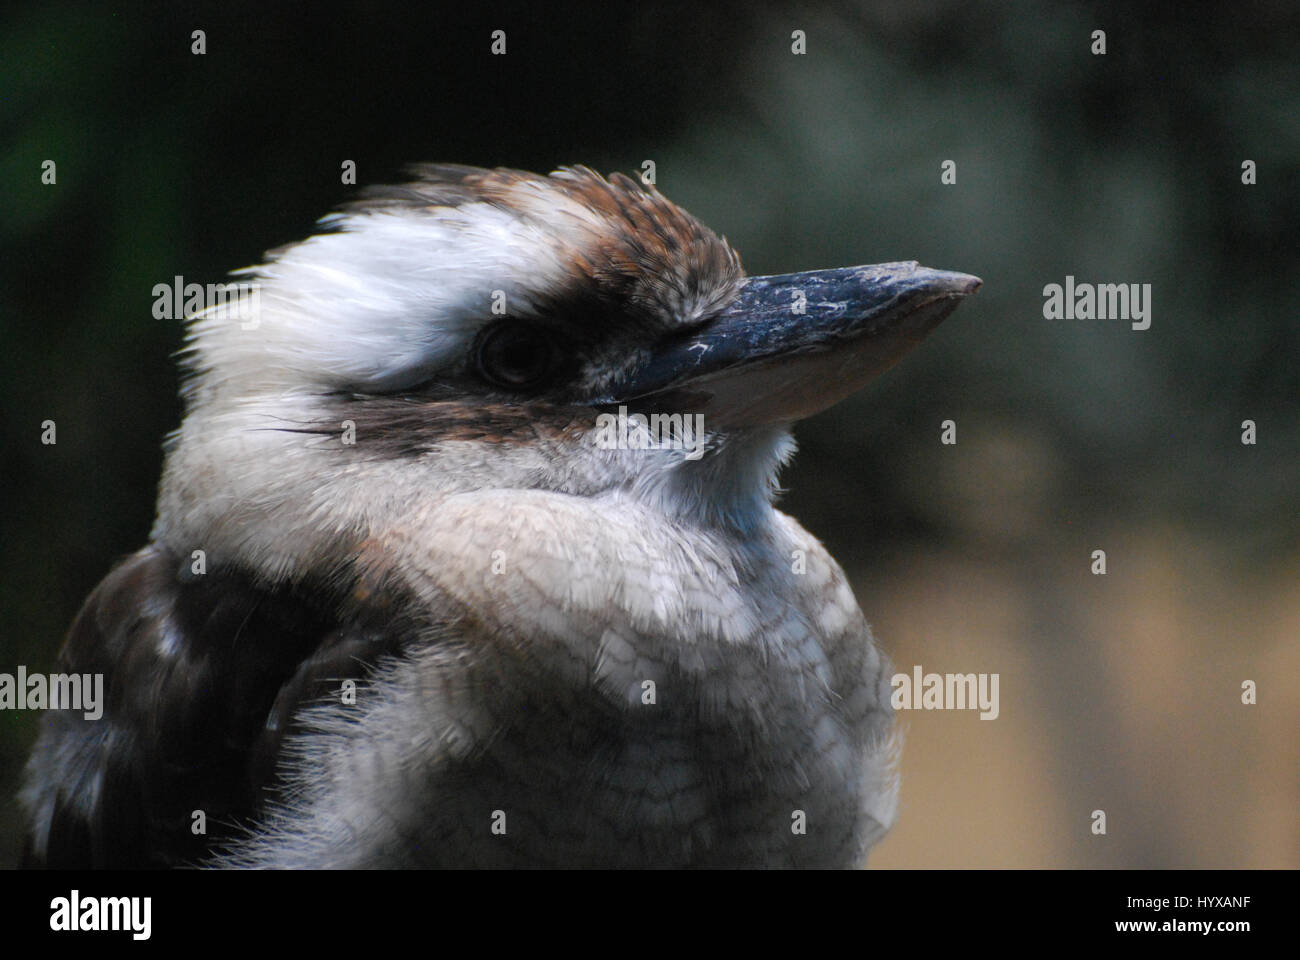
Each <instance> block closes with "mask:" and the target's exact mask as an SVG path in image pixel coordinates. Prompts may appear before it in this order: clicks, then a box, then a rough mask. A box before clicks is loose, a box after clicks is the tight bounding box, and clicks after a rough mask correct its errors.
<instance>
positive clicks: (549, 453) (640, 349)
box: [20, 164, 981, 869]
mask: <svg viewBox="0 0 1300 960" xmlns="http://www.w3.org/2000/svg"><path fill="white" fill-rule="evenodd" d="M236 276H242V277H247V278H249V279H248V284H249V286H250V289H252V290H255V291H256V297H255V300H254V303H255V313H253V314H251V315H250V314H249V312H248V311H247V310H246V309H244V308H243V307H241V308H239V309H236V308H234V307H232V306H231V304H230V303H226V304H217V305H209V306H208V307H207V308H206V309H201V310H198V311H195V312H194V313H193V315H192V316H191V317H189V318H188V321H187V336H186V340H185V346H184V347H183V348H182V351H181V354H180V362H181V365H182V367H183V372H184V377H183V382H182V397H183V401H184V412H183V416H182V420H181V424H180V426H179V428H178V429H177V430H175V431H174V432H173V433H172V434H171V435H169V437H168V438H167V439H166V441H165V444H164V446H165V459H164V465H163V472H162V477H161V480H160V483H159V490H158V500H157V513H156V520H155V522H154V525H153V528H152V530H151V532H150V535H149V540H148V543H147V544H146V545H145V546H144V547H143V548H142V549H140V550H139V551H138V552H136V553H134V554H132V555H130V556H129V557H127V558H125V559H124V560H122V561H121V562H120V563H119V564H118V565H117V566H116V567H115V568H113V569H112V571H111V572H110V573H109V574H108V575H107V576H106V578H105V579H104V580H103V581H102V582H101V583H100V584H99V585H98V586H97V587H96V588H95V589H94V591H93V592H92V593H91V594H90V596H89V597H88V599H87V600H86V601H85V603H84V605H83V607H82V608H81V610H80V612H79V613H78V615H77V616H76V618H75V621H74V622H73V624H72V626H71V628H70V630H69V633H68V635H67V638H66V641H65V644H64V646H63V649H62V651H61V653H60V655H59V664H60V668H61V669H64V670H67V671H75V672H77V673H83V674H84V673H90V674H102V675H103V676H104V677H105V690H106V693H105V700H106V704H105V706H104V710H103V715H102V717H100V718H99V719H96V720H89V719H87V718H86V717H85V716H83V715H82V714H80V713H77V712H74V711H67V710H61V711H54V712H51V713H50V715H49V716H48V717H47V719H46V722H45V725H44V727H43V729H42V731H41V733H40V734H39V736H38V739H37V741H36V744H35V746H34V748H33V751H32V754H31V757H30V760H29V762H28V765H27V768H26V773H25V780H24V784H23V787H22V790H21V794H20V801H21V803H22V806H23V809H24V811H25V814H26V817H27V832H26V839H25V847H24V850H25V852H24V863H25V864H26V865H27V866H31V867H38V868H39V867H61V868H71V867H77V868H101V867H146V868H175V867H203V868H234V869H299V868H313V869H314V868H340V869H356V868H415V867H485V868H505V867H521V866H528V867H548V866H549V867H584V866H586V867H692V866H694V867H758V868H785V867H809V868H825V867H832V868H840V867H857V866H862V865H864V864H865V862H866V857H867V854H868V852H869V850H870V848H871V847H872V846H873V845H874V844H875V843H876V842H877V841H878V840H879V839H880V838H881V837H882V836H883V835H884V834H885V832H886V831H887V830H888V829H889V828H890V826H891V825H892V824H893V822H894V820H895V818H896V813H897V807H898V769H897V765H898V757H899V750H900V744H901V740H900V734H899V732H898V726H897V724H896V723H895V720H894V716H893V710H892V708H891V706H890V698H889V692H890V674H891V667H890V664H889V661H888V658H887V657H886V655H885V654H884V653H883V652H882V650H881V649H880V648H879V647H878V646H877V644H876V642H875V639H874V637H873V635H872V633H871V630H870V628H869V626H868V624H867V622H866V620H865V618H864V615H863V613H862V611H861V610H860V608H859V606H858V603H857V601H856V599H855V597H854V594H853V591H852V589H851V587H850V585H849V583H848V580H847V578H846V576H845V573H844V571H843V570H842V569H841V567H840V566H839V565H838V564H837V563H836V562H835V560H834V559H833V558H832V557H831V556H830V554H829V553H828V552H827V550H826V549H825V548H824V547H823V546H822V544H821V543H820V542H819V541H818V540H817V539H816V538H815V537H813V536H812V535H811V534H810V533H808V532H807V531H806V530H805V529H804V528H803V527H802V526H800V524H799V523H798V522H796V521H795V520H794V519H793V518H792V517H790V516H788V515H786V514H785V513H783V512H781V511H780V510H779V509H777V507H776V505H775V504H776V500H777V496H778V494H779V493H780V490H779V487H778V473H779V471H780V469H781V468H782V466H783V465H785V464H786V463H787V462H788V461H789V459H790V457H791V456H792V455H793V453H794V441H793V439H792V433H791V430H792V427H793V425H794V424H795V423H796V422H798V421H800V420H802V419H805V418H807V417H809V416H811V415H813V414H815V413H817V412H819V411H821V410H824V409H826V408H827V407H829V406H831V405H832V404H834V403H836V402H838V401H840V400H842V399H844V398H845V397H847V396H849V395H851V394H853V393H855V392H856V391H858V390H859V389H860V388H862V387H863V386H864V385H865V384H866V383H868V382H869V381H871V380H872V379H874V378H875V377H877V376H878V375H879V374H880V373H882V372H883V371H884V370H885V369H887V368H888V367H889V366H891V365H892V364H893V363H894V362H896V361H897V360H898V359H900V358H901V357H902V356H903V355H904V354H905V353H907V352H908V351H910V350H911V349H912V348H913V347H914V346H916V345H917V344H918V343H919V342H920V341H921V340H922V339H924V338H925V336H926V335H927V334H928V333H929V332H930V331H931V330H933V329H934V328H935V327H936V326H937V325H938V324H939V323H940V322H941V321H942V320H943V319H944V318H945V317H946V316H948V314H950V313H951V312H952V310H953V309H955V307H956V306H957V305H958V304H959V303H960V302H961V301H962V300H963V299H964V298H966V297H967V296H969V295H970V294H972V293H974V292H975V291H976V290H977V289H978V288H979V286H980V283H981V281H980V280H979V279H978V278H976V277H973V276H970V275H967V274H963V273H957V272H951V271H944V270H935V269H930V268H926V267H922V266H919V265H918V264H917V263H916V262H914V261H897V262H888V263H881V264H873V265H866V266H857V267H845V268H835V269H828V270H816V271H807V272H799V273H790V274H784V275H774V276H749V275H747V274H746V273H745V272H744V270H743V269H742V267H741V262H740V258H739V256H738V255H737V253H736V252H735V251H734V250H733V248H732V247H731V246H730V245H729V243H728V242H727V241H726V239H725V238H723V237H721V236H720V235H718V234H716V233H715V232H714V231H712V230H710V229H709V228H708V227H706V226H704V225H703V224H702V223H701V222H700V221H699V220H697V219H696V218H695V217H693V216H692V215H690V214H689V213H687V212H686V211H685V210H683V209H682V208H681V207H679V206H677V205H675V204H674V203H673V202H671V201H670V200H668V199H667V198H666V197H665V196H664V195H663V194H661V193H660V192H659V190H658V188H657V187H656V186H654V185H653V184H649V183H646V182H644V180H643V179H641V178H638V177H631V176H625V175H622V174H612V175H610V176H609V177H608V178H606V177H605V176H602V175H600V174H598V173H596V172H594V171H593V170H591V169H590V168H587V167H584V166H570V167H561V168H559V169H557V170H555V171H554V172H552V173H550V174H547V175H542V174H535V173H529V172H525V171H521V170H513V169H507V168H495V169H488V168H478V167H469V166H461V165H453V164H420V165H416V166H413V167H411V168H409V173H408V175H407V177H406V179H405V180H404V181H403V182H400V183H397V184H395V185H388V186H378V187H370V188H365V189H364V190H363V191H362V192H361V193H359V194H357V195H356V198H355V199H352V200H349V201H348V202H346V203H344V204H342V205H341V206H340V207H338V208H337V209H336V211H335V212H334V213H332V214H329V215H328V216H326V217H324V218H322V220H321V221H320V224H319V229H318V231H317V232H315V233H314V234H313V235H311V236H310V237H309V238H307V239H305V240H303V241H301V242H298V243H295V244H292V245H289V246H285V247H280V248H277V249H274V250H271V251H269V252H268V253H267V255H266V260H265V262H264V263H263V264H261V265H260V266H258V267H255V268H248V269H247V270H244V271H237V272H236ZM245 306H247V305H246V304H245Z"/></svg>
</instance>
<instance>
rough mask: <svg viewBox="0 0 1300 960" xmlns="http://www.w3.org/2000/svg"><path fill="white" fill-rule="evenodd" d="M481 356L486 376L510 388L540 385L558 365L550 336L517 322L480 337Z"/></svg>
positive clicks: (498, 384) (504, 324)
mask: <svg viewBox="0 0 1300 960" xmlns="http://www.w3.org/2000/svg"><path fill="white" fill-rule="evenodd" d="M477 356H478V369H479V372H480V373H481V374H482V375H483V377H484V378H485V379H487V380H488V381H489V382H491V383H493V384H495V385H496V386H498V387H505V388H506V389H508V390H527V389H530V388H535V387H538V386H540V385H541V384H542V383H543V382H544V381H545V380H546V379H547V378H548V377H549V376H550V374H551V370H552V367H553V366H554V363H553V359H554V351H553V350H552V347H551V341H550V338H549V337H547V336H546V334H545V333H543V332H542V331H539V330H535V329H533V328H532V327H527V326H524V325H523V324H521V323H516V322H506V323H500V324H497V325H496V326H494V327H491V328H490V329H488V330H487V331H486V332H485V333H484V334H483V335H482V336H481V337H480V339H479V344H478V354H477Z"/></svg>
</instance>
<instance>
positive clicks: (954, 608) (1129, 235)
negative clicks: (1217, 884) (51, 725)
mask: <svg viewBox="0 0 1300 960" xmlns="http://www.w3.org/2000/svg"><path fill="white" fill-rule="evenodd" d="M1138 7H1140V9H1135V8H1138ZM196 29H201V30H203V31H205V33H206V42H207V52H206V54H205V55H203V56H195V55H193V54H191V52H190V49H191V43H192V40H191V33H192V31H194V30H196ZM495 29H502V30H505V31H506V35H507V54H506V55H505V56H503V57H502V56H491V55H490V53H489V44H490V34H491V32H492V31H493V30H495ZM1095 29H1102V30H1104V31H1105V32H1106V44H1107V53H1106V55H1105V56H1094V55H1093V54H1092V53H1091V52H1090V47H1091V44H1092V39H1091V36H1090V35H1091V32H1092V31H1093V30H1095ZM793 30H803V31H805V32H806V35H807V53H806V55H803V56H796V55H793V54H792V52H791V42H792V41H791V32H792V31H793ZM1297 50H1300V19H1298V17H1297V13H1296V8H1295V6H1294V4H1290V3H1282V2H1278V3H1238V4H1230V5H1229V4H1221V5H1213V6H1208V5H1207V6H1201V5H1197V4H1176V5H1167V4H1166V5H1159V4H1150V5H1133V4H1124V3H1114V4H1072V5H1065V4H1060V5H1051V6H1050V7H1049V6H1047V5H1043V4H1036V3H1028V2H1022V3H997V4H979V3H967V2H943V0H930V2H919V0H917V2H899V3H887V4H868V3H863V4H838V3H805V4H800V5H798V6H792V7H786V8H782V7H777V6H773V5H766V4H752V3H745V4H741V3H722V4H716V5H705V4H698V3H693V2H682V3H649V4H608V3H600V4H576V5H569V6H566V7H553V8H547V9H543V8H542V7H541V6H540V5H538V4H535V3H518V4H448V3H434V4H428V5H415V4H411V3H400V4H393V3H382V2H381V3H375V2H372V3H356V4H329V3H312V4H292V5H287V6H284V7H276V6H273V5H268V4H265V3H260V2H259V3H252V2H244V0H227V2H224V3H222V4H220V5H211V6H208V7H196V6H193V5H190V4H185V3H177V4H171V5H161V4H160V5H157V7H156V9H152V10H148V11H139V10H136V9H134V8H131V7H129V6H127V5H121V6H116V7H109V6H107V5H102V4H101V5H78V4H69V3H58V2H49V3H42V4H28V5H26V9H23V6H22V5H18V6H17V8H15V7H14V6H12V5H11V6H10V7H9V9H8V12H7V13H5V14H4V15H3V16H2V17H0V130H2V131H3V142H2V143H0V184H2V185H3V187H2V189H3V205H2V209H3V217H0V245H2V247H3V249H2V251H0V253H2V257H0V282H2V283H3V287H2V290H3V295H2V296H0V335H3V339H4V343H5V349H4V351H3V352H2V355H0V364H2V365H3V386H2V387H0V389H2V390H3V396H4V407H3V413H4V416H3V418H0V438H2V439H0V450H2V457H0V463H3V474H2V476H3V484H4V486H3V509H2V511H0V523H3V528H2V529H0V571H2V572H3V576H2V577H0V608H2V609H3V633H2V634H0V672H10V673H12V672H13V671H14V670H15V669H16V666H17V665H18V664H26V665H27V666H28V667H29V669H31V670H33V671H36V670H40V671H48V670H50V669H51V668H52V667H53V664H54V658H55V655H56V653H57V650H58V647H59V644H60V642H61V638H62V635H63V633H64V632H65V630H66V629H67V627H68V625H69V623H70V622H71V620H72V618H73V616H74V615H75V613H76V610H77V608H78V606H79V604H80V602H81V600H82V599H83V598H84V597H85V595H86V594H87V593H88V591H89V590H90V589H91V588H92V587H93V586H94V585H95V583H96V582H97V581H98V580H99V579H100V578H101V577H102V576H103V575H104V574H105V573H106V572H107V570H108V569H109V567H110V566H111V565H112V563H113V562H114V560H115V559H116V558H118V557H120V556H122V555H124V554H126V553H129V552H131V551H132V550H134V549H136V548H137V547H138V546H140V545H141V544H142V543H143V542H144V540H145V538H146V536H147V534H148V531H149V527H150V523H151V519H152V514H153V498H154V494H155V486H156V483H157V479H158V473H159V468H160V464H161V451H160V442H161V440H162V438H163V436H164V435H165V434H166V433H167V432H168V431H169V430H171V429H172V428H174V427H175V426H176V425H177V423H178V419H179V405H178V402H177V399H176V388H177V375H176V368H175V364H174V361H173V359H172V353H173V351H175V350H176V349H177V347H178V346H179V345H180V340H181V328H180V325H179V323H175V322H170V321H158V320H155V319H153V317H152V315H151V308H152V302H153V296H152V288H153V285H154V284H156V283H160V282H168V281H170V279H171V278H172V277H173V276H174V275H176V274H180V275H182V276H184V277H185V278H186V279H187V280H197V281H199V282H215V281H218V280H221V279H222V278H223V276H224V275H225V274H226V272H227V271H228V270H231V269H234V268H238V267H243V266H247V265H251V264H254V263H257V262H259V260H260V257H261V254H262V252H263V251H264V250H266V249H268V248H270V247H274V246H277V245H280V244H282V243H286V242H290V241H293V240H297V239H301V238H303V237H305V236H307V235H308V234H309V233H310V232H311V231H312V229H313V223H314V221H315V220H316V218H317V217H319V216H321V215H322V214H324V213H326V212H328V211H329V210H330V209H331V208H332V207H333V206H334V205H335V204H336V203H338V202H340V201H342V200H345V199H347V198H348V197H349V195H350V191H352V190H355V189H356V188H354V187H347V186H343V185H342V184H341V183H340V164H341V163H342V162H343V161H345V160H354V161H355V162H356V164H357V168H358V181H359V182H360V183H361V184H366V183H375V182H389V181H392V180H394V179H396V178H398V177H399V176H400V169H401V167H402V165H403V164H405V163H407V162H410V161H415V160H440V161H453V162H460V163H470V164H479V165H486V166H497V165H505V166H514V167H521V168H525V169H532V170H539V171H547V170H550V169H553V168H554V167H556V166H558V165H560V164H563V163H574V162H579V163H585V164H588V165H590V166H593V167H595V168H596V169H598V170H600V171H602V172H606V173H608V172H610V171H612V170H623V171H626V172H629V173H634V172H636V171H638V170H639V169H640V167H641V163H642V162H643V161H644V160H647V159H649V160H654V161H655V163H656V165H657V174H658V185H659V187H660V189H661V190H662V191H663V192H664V193H665V194H667V195H668V196H669V197H670V198H672V199H673V200H675V201H677V202H678V203H680V204H682V205H683V206H685V207H686V208H687V209H689V210H690V211H691V212H693V213H694V214H696V215H697V216H698V217H700V219H702V220H703V221H704V222H706V223H708V224H709V225H710V226H712V227H714V228H715V229H716V230H718V231H719V232H722V233H725V234H726V235H727V237H728V238H729V239H730V240H731V242H732V243H733V244H734V245H735V246H736V248H737V249H738V250H740V252H741V254H742V256H743V258H744V261H745V265H746V268H747V269H748V270H749V272H751V273H775V272H787V271H793V270H800V269H809V268H814V267H827V266H840V265H845V264H856V263H870V262H877V261H883V260H898V259H916V260H919V261H921V262H922V263H924V264H927V265H929V266H934V267H943V268H948V269H955V270H961V271H965V272H969V273H975V274H978V275H979V276H981V277H982V278H983V279H984V288H983V290H982V291H981V292H980V294H979V295H978V297H976V298H975V299H974V300H973V301H971V302H970V303H968V304H967V305H965V306H964V307H963V308H962V309H961V310H960V311H958V313H957V314H956V315H955V316H954V317H953V318H952V319H951V320H950V321H948V322H947V323H946V324H945V325H944V326H943V327H942V328H940V330H939V331H938V332H936V333H935V335H933V336H932V337H931V338H930V340H929V341H927V342H926V344H925V345H924V346H923V347H921V348H920V349H918V350H917V351H916V352H915V353H914V354H913V355H912V356H910V357H909V358H908V359H907V360H906V361H905V362H904V363H902V364H901V365H900V366H899V367H898V368H896V369H895V370H893V371H891V372H890V373H889V374H887V375H886V376H885V377H883V378H882V379H881V380H879V381H878V382H877V383H876V384H874V385H873V386H872V387H871V388H869V389H868V390H866V391H864V392H863V393H862V394H860V395H858V396H856V397H854V398H853V399H851V400H849V401H847V402H845V403H843V404H841V405H840V406H838V407H836V408H834V409H832V410H831V411H828V412H826V413H824V414H822V415H820V416H819V417H816V418H814V419H813V420H811V421H809V422H807V423H805V424H803V425H802V426H801V427H800V428H799V430H798V431H797V436H798V439H799V440H800V444H801V451H802V452H801V454H800V457H799V459H798V460H797V461H796V463H795V465H794V466H793V467H792V468H790V469H789V470H788V471H787V473H786V474H785V476H784V482H785V485H786V486H787V487H788V488H789V493H788V495H787V496H786V497H785V500H784V509H786V510H787V511H789V512H790V513H792V514H794V515H795V516H796V517H798V518H799V519H800V520H801V521H802V522H803V523H804V524H805V525H806V526H807V527H808V528H809V529H810V530H811V531H812V532H813V533H815V534H816V535H818V536H819V537H821V538H823V540H824V541H825V542H826V543H827V545H828V547H829V548H830V549H831V551H832V553H833V554H834V555H835V556H836V557H837V558H838V559H839V560H840V561H841V563H842V564H843V565H844V566H845V568H846V569H847V570H848V571H849V574H850V576H851V577H852V578H853V581H854V584H855V587H856V589H857V592H858V596H859V599H860V601H861V603H862V606H863V609H864V610H865V611H866V613H867V616H868V618H869V619H870V620H872V621H873V623H874V625H875V628H876V632H877V634H878V637H879V639H880V641H881V643H882V645H883V646H884V647H885V649H886V650H888V651H889V652H890V655H891V656H892V657H893V659H894V661H895V664H896V666H898V668H899V669H901V670H904V671H909V672H910V669H911V667H912V665H913V664H921V665H923V666H924V668H925V669H926V670H927V671H928V670H935V671H939V672H997V673H999V674H1000V677H1001V699H1002V703H1001V716H1000V717H999V719H997V720H996V721H992V722H982V721H979V720H978V719H976V717H975V716H974V715H972V714H962V713H921V712H917V713H913V714H911V715H910V717H909V720H908V723H909V741H908V744H907V747H906V749H905V752H904V755H903V756H904V760H903V775H904V781H903V801H902V808H901V814H900V818H899V822H898V826H897V827H896V829H895V830H894V832H893V833H892V834H891V835H890V836H889V838H888V839H887V840H886V841H885V842H884V843H883V844H882V845H881V846H880V847H879V848H877V853H876V855H875V857H874V859H873V863H874V864H876V865H881V866H1150V867H1165V866H1207V867H1208V866H1274V867H1279V866H1283V867H1296V866H1300V827H1297V818H1296V810H1297V806H1298V801H1300V748H1298V747H1297V737H1296V733H1297V729H1298V728H1300V722H1298V721H1300V693H1298V692H1297V691H1298V690H1300V685H1298V684H1297V679H1300V654H1298V652H1297V649H1298V645H1297V639H1298V638H1300V550H1298V549H1297V543H1298V537H1297V533H1298V532H1300V515H1298V512H1297V490H1296V465H1297V462H1298V458H1300V419H1298V418H1297V400H1298V399H1300V374H1298V373H1297V370H1298V369H1300V364H1298V363H1297V361H1298V360H1300V323H1298V322H1297V308H1296V295H1297V289H1298V284H1297V281H1298V280H1300V259H1298V258H1297V255H1296V254H1297V244H1296V224H1297V218H1298V216H1300V189H1297V179H1298V177H1300V57H1297ZM47 159H52V160H54V161H55V162H56V163H57V184H56V185H52V186H49V185H42V183H41V180H40V175H41V164H42V162H43V161H44V160H47ZM945 160H952V161H955V163H956V165H957V182H956V184H955V185H944V184H942V183H941V182H940V167H941V164H942V163H943V162H944V161H945ZM1244 160H1253V161H1254V162H1255V163H1256V164H1257V167H1258V184H1257V185H1254V186H1247V185H1243V183H1242V182H1241V165H1242V162H1243V161H1244ZM1067 274H1070V275H1073V276H1075V277H1076V278H1077V279H1078V280H1080V281H1089V282H1095V283H1150V284H1152V288H1153V296H1152V301H1153V312H1152V323H1151V328H1150V329H1149V330H1147V331H1144V332H1135V331H1132V330H1130V329H1129V325H1128V323H1126V322H1122V321H1114V320H1107V321H1102V320H1045V319H1044V318H1043V314H1042V310H1043V287H1044V285H1046V284H1048V283H1063V282H1064V280H1065V277H1066V275H1067ZM46 419H52V420H54V421H56V423H57V425H58V443H57V445H55V446H46V445H42V444H41V443H40V439H39V438H40V424H41V422H42V421H43V420H46ZM947 419H951V420H954V421H956V423H957V430H958V443H957V445H956V446H944V445H941V444H940V443H939V433H940V423H941V421H944V420H947ZM1245 419H1251V420H1254V421H1255V422H1256V424H1257V425H1258V437H1259V440H1258V443H1257V444H1256V445H1254V446H1245V445H1243V444H1242V443H1241V442H1240V435H1241V422H1242V421H1243V420H1245ZM1094 549H1105V550H1106V552H1107V556H1108V567H1109V572H1108V573H1107V575H1106V576H1104V577H1099V576H1093V575H1092V574H1091V573H1090V570H1089V567H1090V562H1091V561H1090V553H1091V551H1092V550H1094ZM1246 679H1252V680H1255V681H1256V682H1257V683H1258V684H1259V688H1260V693H1259V703H1258V704H1257V705H1255V706H1250V707H1247V706H1243V705H1241V703H1240V685H1241V682H1242V681H1243V680H1246ZM38 720H39V717H37V716H34V715H32V714H31V713H17V712H10V711H5V712H3V713H0V865H6V864H11V863H12V862H13V861H14V857H15V856H16V850H17V845H18V836H19V831H20V824H19V822H18V811H17V807H16V805H15V804H14V803H13V799H12V798H13V793H14V791H15V790H16V788H17V785H18V782H19V778H20V771H21V765H22V763H23V761H24V759H25V756H26V753H27V751H28V749H29V748H30V745H31V742H32V740H33V738H34V737H35V733H36V727H37V722H38ZM1094 809H1105V810H1106V811H1107V816H1108V826H1109V832H1108V834H1107V836H1105V837H1094V836H1092V835H1091V834H1090V832H1089V829H1088V828H1089V825H1090V822H1091V821H1090V820H1089V815H1090V813H1091V811H1093V810H1094Z"/></svg>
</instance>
